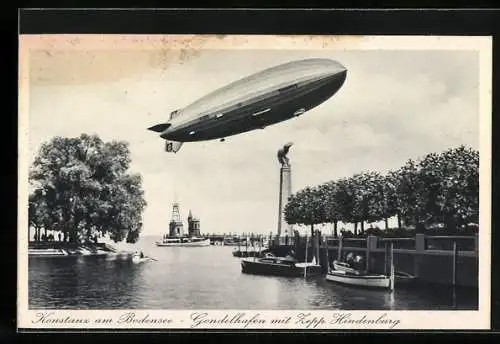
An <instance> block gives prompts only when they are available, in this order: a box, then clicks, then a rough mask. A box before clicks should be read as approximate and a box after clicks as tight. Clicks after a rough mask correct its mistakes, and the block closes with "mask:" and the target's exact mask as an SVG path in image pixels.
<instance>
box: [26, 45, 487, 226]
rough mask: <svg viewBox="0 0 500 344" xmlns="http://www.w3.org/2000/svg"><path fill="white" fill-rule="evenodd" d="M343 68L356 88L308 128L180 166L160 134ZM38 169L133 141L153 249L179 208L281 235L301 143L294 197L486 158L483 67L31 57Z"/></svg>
mask: <svg viewBox="0 0 500 344" xmlns="http://www.w3.org/2000/svg"><path fill="white" fill-rule="evenodd" d="M312 57H315V58H316V57H318V58H320V57H322V58H331V59H334V60H337V61H338V62H340V63H341V64H343V65H344V66H345V67H346V68H347V70H348V72H347V78H346V81H345V83H344V85H343V87H342V88H341V89H340V90H339V91H338V92H337V93H336V94H335V95H334V96H333V97H332V98H330V99H328V100H327V101H326V102H324V103H323V104H321V105H320V106H318V107H316V108H314V109H312V110H311V111H309V112H307V113H306V114H304V115H303V116H300V117H298V118H295V119H292V120H289V121H285V122H281V123H279V124H276V125H273V126H269V127H267V128H266V129H265V130H258V131H251V132H248V133H244V134H240V135H236V136H232V137H228V138H226V141H225V142H219V141H218V140H215V141H205V142H195V143H185V144H184V145H183V146H182V149H181V150H180V151H179V152H178V153H177V154H172V153H166V152H164V144H163V140H162V139H160V138H159V137H158V135H157V134H156V133H154V132H151V131H148V130H147V128H148V127H150V126H152V125H154V124H158V123H163V122H165V121H166V120H167V119H168V117H169V114H170V112H171V111H173V110H175V109H180V108H182V107H185V106H187V105H189V104H190V103H192V102H194V101H195V100H197V99H198V98H199V97H202V96H204V95H205V94H207V93H208V92H211V91H213V90H215V89H217V88H218V87H221V86H224V85H225V84H227V83H229V82H232V81H235V80H237V79H239V78H242V77H245V76H248V75H250V74H252V73H255V72H258V71H260V70H262V69H265V68H268V67H271V66H274V65H278V64H281V63H285V62H289V61H293V60H299V59H304V58H312ZM29 63H30V70H29V72H30V74H29V134H28V135H29V152H30V162H31V161H32V160H33V158H34V156H35V155H36V154H37V152H38V149H39V147H40V145H41V144H42V143H43V142H45V141H48V140H50V139H51V138H52V137H53V136H56V135H58V136H66V137H76V136H79V135H80V134H82V133H87V134H98V135H99V136H100V137H101V138H102V139H103V140H105V141H109V140H124V141H127V142H129V148H130V151H131V158H132V164H131V172H134V173H140V174H141V175H142V177H143V187H144V190H145V198H146V201H147V203H148V206H147V208H146V210H145V213H144V229H143V235H161V234H163V233H167V232H168V222H169V221H170V218H171V211H172V203H173V202H174V200H176V201H178V202H179V204H180V211H181V217H182V218H183V220H184V222H185V223H184V226H187V220H186V218H187V215H188V212H189V210H191V211H192V212H193V214H194V215H195V216H196V217H199V218H200V220H201V232H202V233H224V232H225V233H229V232H236V233H243V232H255V233H269V232H274V233H275V232H276V228H277V222H278V198H279V195H278V192H279V185H278V183H279V167H280V165H279V163H278V160H277V158H276V152H277V150H278V149H279V148H281V147H282V146H283V144H285V143H287V142H289V141H292V142H293V143H294V145H293V147H292V148H291V150H290V153H289V154H288V157H289V158H290V160H291V164H292V189H293V191H298V190H300V189H301V188H303V187H305V186H309V185H310V186H312V185H317V184H320V183H323V182H326V181H330V180H335V179H337V178H340V177H347V176H351V175H353V174H355V173H359V172H362V171H369V170H371V171H380V172H386V171H388V170H391V169H396V168H398V167H400V166H401V165H402V164H404V163H405V162H406V161H407V160H408V159H409V158H413V159H415V158H419V157H421V156H423V155H425V154H427V153H431V152H440V151H443V150H445V149H448V148H454V147H458V146H459V145H462V144H464V145H467V146H469V147H472V148H475V149H479V126H478V123H479V54H478V53H477V52H475V51H466V50H463V51H461V50H418V51H416V50H388V49H383V50H359V49H341V50H339V49H328V48H324V49H320V48H317V49H310V48H308V49H304V48H300V47H292V48H290V49H253V50H252V49H232V48H231V47H230V46H229V45H228V46H227V48H226V49H203V48H196V47H194V48H190V49H187V50H179V49H170V50H169V49H164V48H162V49H144V50H141V49H124V48H113V46H112V45H110V46H109V47H108V48H101V49H98V50H96V49H89V50H81V49H80V50H67V51H65V50H53V51H52V50H50V49H42V50H39V51H33V52H31V54H30V61H29Z"/></svg>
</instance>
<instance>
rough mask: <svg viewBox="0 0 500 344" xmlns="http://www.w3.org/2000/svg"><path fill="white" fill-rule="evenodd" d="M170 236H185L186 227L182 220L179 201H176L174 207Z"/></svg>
mask: <svg viewBox="0 0 500 344" xmlns="http://www.w3.org/2000/svg"><path fill="white" fill-rule="evenodd" d="M168 235H169V236H170V237H182V236H184V228H183V225H182V221H181V215H180V212H179V203H177V202H175V203H174V204H173V207H172V219H171V220H170V224H169V233H168Z"/></svg>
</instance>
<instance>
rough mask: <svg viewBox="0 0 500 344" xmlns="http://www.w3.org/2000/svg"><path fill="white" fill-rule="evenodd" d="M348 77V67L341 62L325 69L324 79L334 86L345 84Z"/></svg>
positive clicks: (336, 87) (338, 86)
mask: <svg viewBox="0 0 500 344" xmlns="http://www.w3.org/2000/svg"><path fill="white" fill-rule="evenodd" d="M346 78H347V68H345V67H344V66H343V65H341V64H340V63H338V62H337V63H336V64H335V65H333V66H330V68H328V69H325V71H324V72H323V77H322V79H323V80H325V81H326V82H327V83H328V84H330V85H331V86H332V88H335V89H339V88H340V87H342V85H343V84H344V82H345V80H346Z"/></svg>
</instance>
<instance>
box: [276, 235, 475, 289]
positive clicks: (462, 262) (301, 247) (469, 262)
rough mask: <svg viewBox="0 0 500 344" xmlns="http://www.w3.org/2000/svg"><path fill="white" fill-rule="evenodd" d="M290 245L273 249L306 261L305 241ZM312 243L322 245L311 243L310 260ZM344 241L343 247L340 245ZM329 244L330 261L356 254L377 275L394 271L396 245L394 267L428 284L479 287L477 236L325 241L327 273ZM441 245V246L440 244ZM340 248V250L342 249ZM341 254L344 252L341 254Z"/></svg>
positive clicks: (321, 253)
mask: <svg viewBox="0 0 500 344" xmlns="http://www.w3.org/2000/svg"><path fill="white" fill-rule="evenodd" d="M288 241H289V242H288V245H283V244H284V243H283V244H282V243H279V242H276V243H275V245H273V246H272V248H271V250H272V251H273V252H275V253H277V254H280V255H281V254H286V252H289V251H290V250H291V249H293V250H294V251H295V255H296V257H297V259H299V260H301V261H303V260H304V258H305V251H306V247H305V238H298V239H297V238H296V239H295V240H288ZM311 241H314V243H315V244H316V245H318V240H317V239H316V240H314V239H313V240H309V242H308V246H307V253H308V254H307V255H308V261H311V260H312V258H313V254H317V250H316V249H314V248H313V247H315V246H313V244H312V242H311ZM340 241H342V242H341V243H340V244H339V242H340ZM325 242H328V260H329V262H330V264H331V263H332V262H333V260H335V259H338V258H339V257H340V258H341V259H345V256H346V255H347V254H348V253H349V252H352V253H354V254H357V255H360V256H362V257H364V258H365V262H368V268H369V270H370V271H371V272H375V273H388V272H389V271H390V249H389V247H390V245H391V243H392V245H393V248H394V249H393V256H394V268H395V270H397V271H403V272H407V273H410V274H413V275H415V276H417V277H419V280H420V281H421V282H424V283H435V284H441V285H448V286H457V287H472V288H477V287H478V282H479V281H478V280H479V277H478V276H479V255H478V251H477V247H478V246H477V236H471V237H459V236H455V237H451V236H450V237H437V236H436V237H432V236H425V235H423V234H417V235H416V236H415V237H414V238H399V239H398V238H392V239H386V238H378V237H375V236H368V237H367V238H355V239H354V238H349V239H347V238H346V239H343V240H339V239H338V238H335V239H333V238H326V240H325V239H324V238H322V240H321V241H320V242H319V246H320V249H319V261H320V264H321V265H322V266H323V268H324V269H325V270H326V267H327V263H326V257H327V255H326V251H325V247H326V245H325ZM437 242H438V243H439V244H437ZM339 246H340V249H339ZM339 252H340V253H339Z"/></svg>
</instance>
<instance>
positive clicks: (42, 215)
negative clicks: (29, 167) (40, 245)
mask: <svg viewBox="0 0 500 344" xmlns="http://www.w3.org/2000/svg"><path fill="white" fill-rule="evenodd" d="M49 217H50V214H49V210H48V207H47V203H46V202H45V199H44V193H43V190H41V189H38V190H35V191H34V192H33V193H31V194H30V195H29V209H28V219H29V224H28V238H29V237H30V236H31V233H30V228H31V227H33V228H34V229H35V233H34V240H35V241H40V236H41V232H40V231H41V229H42V228H45V235H47V224H48V223H49Z"/></svg>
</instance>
